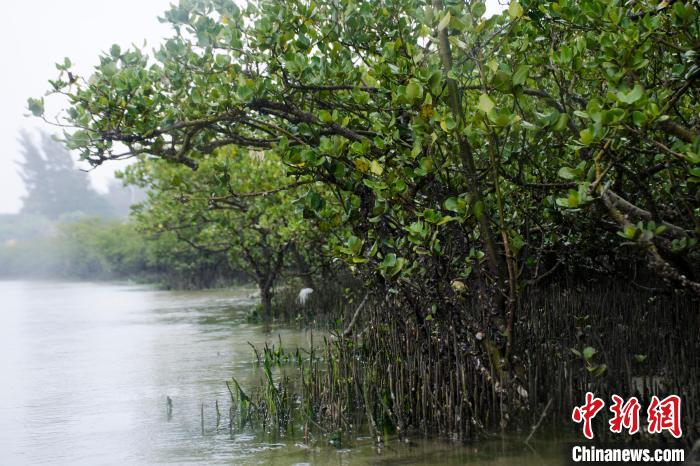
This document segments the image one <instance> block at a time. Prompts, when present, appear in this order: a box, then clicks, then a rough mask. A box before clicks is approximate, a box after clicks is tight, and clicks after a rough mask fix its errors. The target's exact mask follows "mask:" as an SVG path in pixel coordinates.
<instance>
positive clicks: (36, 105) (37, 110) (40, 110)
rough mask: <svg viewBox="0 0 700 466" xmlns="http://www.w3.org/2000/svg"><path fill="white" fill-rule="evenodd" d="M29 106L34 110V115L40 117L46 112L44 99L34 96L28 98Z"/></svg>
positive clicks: (30, 109)
mask: <svg viewBox="0 0 700 466" xmlns="http://www.w3.org/2000/svg"><path fill="white" fill-rule="evenodd" d="M27 108H28V109H29V111H30V112H32V115H34V116H36V117H38V116H41V115H43V114H44V99H43V98H41V99H33V98H31V97H30V98H28V99H27Z"/></svg>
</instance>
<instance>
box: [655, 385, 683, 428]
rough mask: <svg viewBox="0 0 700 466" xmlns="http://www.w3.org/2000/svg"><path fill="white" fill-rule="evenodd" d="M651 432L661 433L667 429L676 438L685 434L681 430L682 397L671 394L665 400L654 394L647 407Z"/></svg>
mask: <svg viewBox="0 0 700 466" xmlns="http://www.w3.org/2000/svg"><path fill="white" fill-rule="evenodd" d="M647 419H648V420H649V433H650V434H659V433H661V432H663V431H664V430H667V431H669V432H670V433H671V435H673V436H674V437H676V438H680V437H681V435H683V431H682V430H681V397H679V396H678V395H669V396H667V397H666V398H664V399H663V400H661V401H659V398H658V397H657V396H656V395H654V396H652V397H651V404H649V408H648V409H647Z"/></svg>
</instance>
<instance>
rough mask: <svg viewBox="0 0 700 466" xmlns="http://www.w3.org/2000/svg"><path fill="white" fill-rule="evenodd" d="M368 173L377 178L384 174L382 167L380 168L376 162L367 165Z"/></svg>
mask: <svg viewBox="0 0 700 466" xmlns="http://www.w3.org/2000/svg"><path fill="white" fill-rule="evenodd" d="M369 171H371V172H372V173H373V174H375V175H377V176H380V175H381V174H382V173H384V167H382V166H381V164H380V163H379V162H377V161H376V160H372V161H371V162H370V164H369Z"/></svg>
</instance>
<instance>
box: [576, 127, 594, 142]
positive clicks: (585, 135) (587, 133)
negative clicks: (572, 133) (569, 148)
mask: <svg viewBox="0 0 700 466" xmlns="http://www.w3.org/2000/svg"><path fill="white" fill-rule="evenodd" d="M579 136H580V137H581V144H583V145H584V146H588V145H590V144H591V143H592V142H593V132H592V131H591V130H590V129H588V128H586V129H582V130H581V131H580V132H579Z"/></svg>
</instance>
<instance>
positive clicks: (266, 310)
mask: <svg viewBox="0 0 700 466" xmlns="http://www.w3.org/2000/svg"><path fill="white" fill-rule="evenodd" d="M258 287H259V288H260V305H261V307H262V312H263V318H264V319H265V321H269V320H271V319H272V287H271V286H270V285H269V284H268V281H267V280H265V281H264V282H263V283H261V284H259V285H258Z"/></svg>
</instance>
